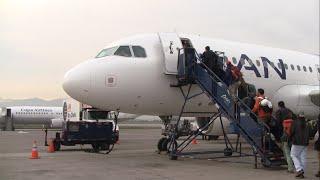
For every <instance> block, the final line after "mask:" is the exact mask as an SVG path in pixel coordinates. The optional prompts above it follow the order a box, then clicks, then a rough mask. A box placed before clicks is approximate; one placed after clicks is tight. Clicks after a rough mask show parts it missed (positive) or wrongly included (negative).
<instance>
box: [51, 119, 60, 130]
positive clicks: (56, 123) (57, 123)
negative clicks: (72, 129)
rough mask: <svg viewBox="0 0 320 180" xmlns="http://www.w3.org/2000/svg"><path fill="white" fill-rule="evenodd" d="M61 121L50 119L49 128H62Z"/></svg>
mask: <svg viewBox="0 0 320 180" xmlns="http://www.w3.org/2000/svg"><path fill="white" fill-rule="evenodd" d="M62 125H63V119H51V123H50V127H51V128H62Z"/></svg>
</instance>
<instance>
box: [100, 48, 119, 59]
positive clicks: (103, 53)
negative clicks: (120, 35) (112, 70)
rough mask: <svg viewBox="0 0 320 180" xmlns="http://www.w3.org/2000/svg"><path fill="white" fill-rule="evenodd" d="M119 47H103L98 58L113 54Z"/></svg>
mask: <svg viewBox="0 0 320 180" xmlns="http://www.w3.org/2000/svg"><path fill="white" fill-rule="evenodd" d="M117 48H118V47H111V48H107V49H103V50H102V51H100V52H99V54H98V55H97V56H96V58H102V57H106V56H112V55H113V54H114V52H115V51H116V50H117Z"/></svg>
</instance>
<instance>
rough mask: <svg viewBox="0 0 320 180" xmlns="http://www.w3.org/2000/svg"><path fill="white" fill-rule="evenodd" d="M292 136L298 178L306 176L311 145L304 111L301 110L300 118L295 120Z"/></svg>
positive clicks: (292, 150) (292, 153)
mask: <svg viewBox="0 0 320 180" xmlns="http://www.w3.org/2000/svg"><path fill="white" fill-rule="evenodd" d="M290 138H291V140H292V148H291V153H290V155H291V158H292V160H293V163H294V166H295V168H296V178H304V172H305V170H306V163H307V149H308V145H309V128H308V126H307V122H306V119H305V117H304V113H303V112H300V113H299V115H298V119H296V120H294V121H293V123H292V126H291V135H290Z"/></svg>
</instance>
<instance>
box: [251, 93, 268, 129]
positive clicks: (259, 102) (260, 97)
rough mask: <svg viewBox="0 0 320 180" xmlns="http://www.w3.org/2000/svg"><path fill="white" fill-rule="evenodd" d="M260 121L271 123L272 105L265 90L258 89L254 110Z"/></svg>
mask: <svg viewBox="0 0 320 180" xmlns="http://www.w3.org/2000/svg"><path fill="white" fill-rule="evenodd" d="M252 112H254V113H255V114H256V115H257V116H258V119H259V120H260V121H262V122H264V123H266V124H269V122H270V121H271V113H272V103H271V102H270V101H269V100H267V99H266V97H265V96H264V90H263V89H261V88H260V89H258V91H257V96H256V98H255V104H254V106H253V108H252Z"/></svg>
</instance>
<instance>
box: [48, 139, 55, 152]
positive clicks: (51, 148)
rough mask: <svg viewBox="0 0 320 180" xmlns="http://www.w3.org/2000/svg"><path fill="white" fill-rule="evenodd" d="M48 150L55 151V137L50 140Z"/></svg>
mask: <svg viewBox="0 0 320 180" xmlns="http://www.w3.org/2000/svg"><path fill="white" fill-rule="evenodd" d="M47 152H48V153H53V152H54V145H53V139H50V140H49V146H48V149H47Z"/></svg>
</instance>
